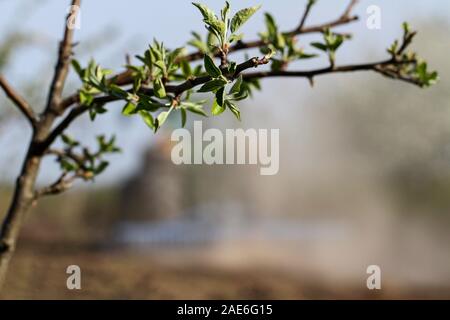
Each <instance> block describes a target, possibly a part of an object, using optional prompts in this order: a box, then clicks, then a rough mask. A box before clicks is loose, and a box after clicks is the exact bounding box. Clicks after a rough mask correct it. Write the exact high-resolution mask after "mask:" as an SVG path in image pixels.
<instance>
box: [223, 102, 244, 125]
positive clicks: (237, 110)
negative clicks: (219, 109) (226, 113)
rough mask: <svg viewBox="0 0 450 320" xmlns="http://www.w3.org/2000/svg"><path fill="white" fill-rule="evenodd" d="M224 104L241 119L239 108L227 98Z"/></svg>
mask: <svg viewBox="0 0 450 320" xmlns="http://www.w3.org/2000/svg"><path fill="white" fill-rule="evenodd" d="M225 105H226V107H227V108H228V109H230V111H231V112H232V113H233V114H234V116H235V117H236V118H237V119H238V120H239V121H241V111H240V110H239V108H238V107H237V106H236V105H235V104H234V103H232V102H230V101H229V100H227V101H225Z"/></svg>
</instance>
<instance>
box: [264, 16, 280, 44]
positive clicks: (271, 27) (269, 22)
mask: <svg viewBox="0 0 450 320" xmlns="http://www.w3.org/2000/svg"><path fill="white" fill-rule="evenodd" d="M265 21H266V28H267V32H268V33H269V37H270V38H272V39H274V38H275V37H276V36H277V34H278V26H277V25H276V23H275V19H274V18H273V16H272V15H271V14H270V13H266V14H265Z"/></svg>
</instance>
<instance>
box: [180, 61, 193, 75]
mask: <svg viewBox="0 0 450 320" xmlns="http://www.w3.org/2000/svg"><path fill="white" fill-rule="evenodd" d="M181 70H182V71H183V76H184V77H185V78H188V77H190V76H192V68H191V64H190V63H189V62H187V61H186V60H181Z"/></svg>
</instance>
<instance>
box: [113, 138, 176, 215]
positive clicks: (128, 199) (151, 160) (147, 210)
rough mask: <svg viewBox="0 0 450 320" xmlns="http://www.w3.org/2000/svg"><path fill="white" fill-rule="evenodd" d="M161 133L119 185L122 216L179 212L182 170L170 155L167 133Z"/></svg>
mask: <svg viewBox="0 0 450 320" xmlns="http://www.w3.org/2000/svg"><path fill="white" fill-rule="evenodd" d="M160 137H161V138H160V139H158V140H157V141H156V143H155V144H154V145H153V146H152V147H151V148H150V149H148V150H147V151H146V152H145V153H144V156H143V159H142V164H141V165H140V166H139V169H138V171H137V172H136V173H135V174H134V175H132V176H131V177H130V178H129V179H128V180H127V181H126V182H125V183H124V184H123V186H122V187H121V193H120V194H121V201H120V203H121V212H122V214H123V219H126V220H129V221H130V220H131V221H136V220H137V221H139V220H143V221H144V220H145V221H148V220H157V219H164V218H170V217H175V216H178V215H179V214H181V211H182V195H183V194H182V189H183V186H182V184H183V176H182V174H181V172H182V171H181V170H180V168H179V167H177V166H175V165H174V164H173V163H172V161H171V159H170V153H171V141H170V137H167V136H160Z"/></svg>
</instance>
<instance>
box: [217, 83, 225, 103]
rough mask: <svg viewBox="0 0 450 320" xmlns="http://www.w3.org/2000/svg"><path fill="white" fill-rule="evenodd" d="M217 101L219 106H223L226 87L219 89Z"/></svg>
mask: <svg viewBox="0 0 450 320" xmlns="http://www.w3.org/2000/svg"><path fill="white" fill-rule="evenodd" d="M216 101H217V104H218V105H219V106H223V105H224V103H225V87H223V88H221V89H219V91H217V93H216Z"/></svg>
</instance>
